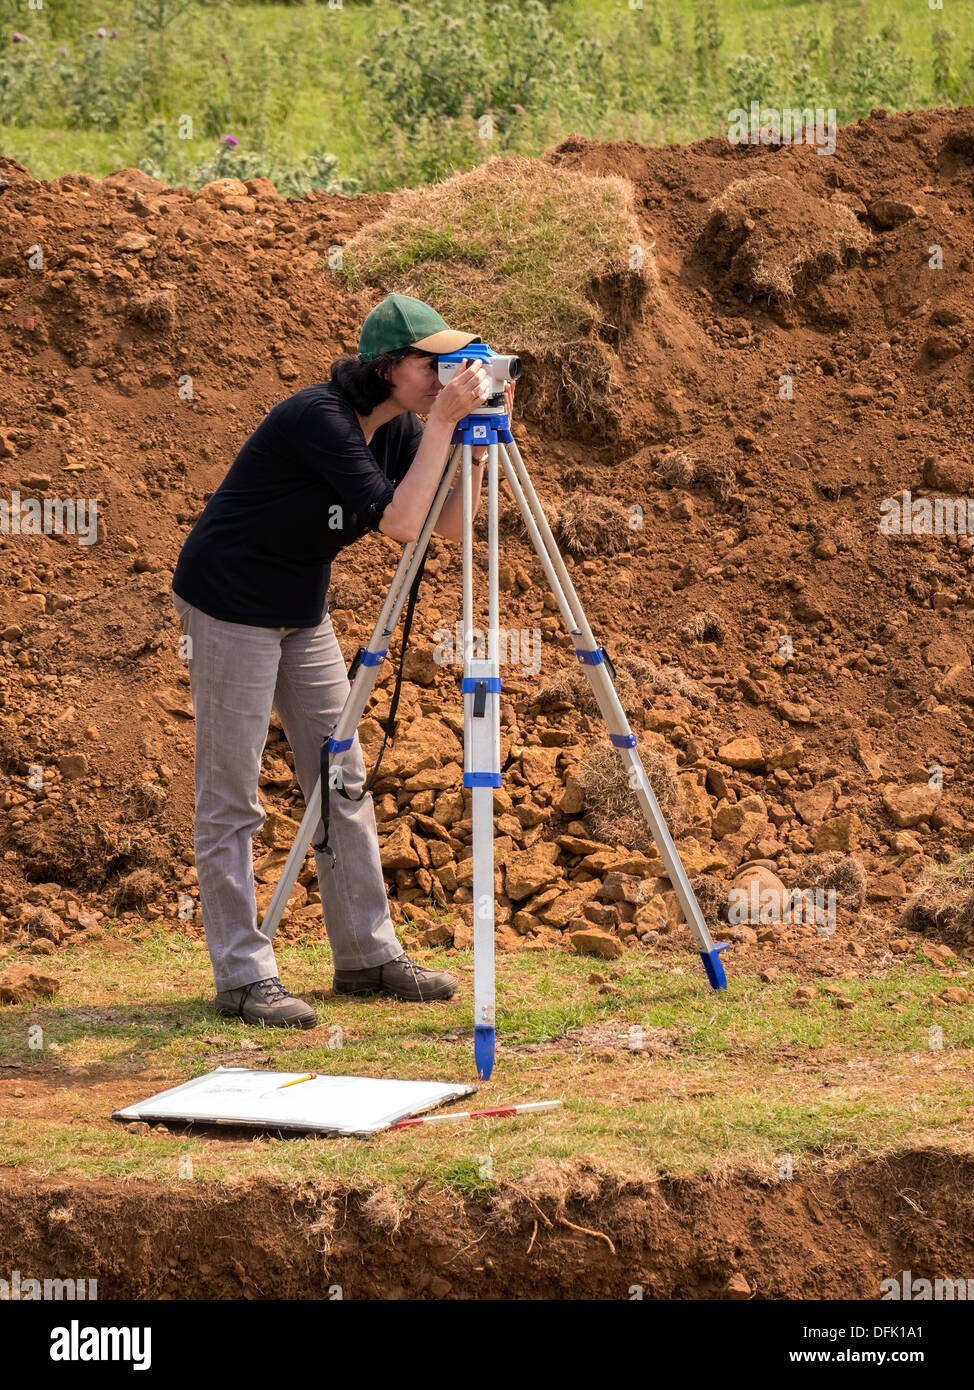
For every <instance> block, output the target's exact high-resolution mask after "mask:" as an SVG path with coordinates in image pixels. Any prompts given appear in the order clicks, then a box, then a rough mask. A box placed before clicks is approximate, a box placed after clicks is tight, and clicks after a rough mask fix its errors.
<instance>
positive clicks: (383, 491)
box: [172, 381, 423, 627]
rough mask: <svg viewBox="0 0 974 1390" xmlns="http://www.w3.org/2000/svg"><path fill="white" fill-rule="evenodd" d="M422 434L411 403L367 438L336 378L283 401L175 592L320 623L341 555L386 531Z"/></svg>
mask: <svg viewBox="0 0 974 1390" xmlns="http://www.w3.org/2000/svg"><path fill="white" fill-rule="evenodd" d="M422 437H423V427H422V425H421V424H420V422H419V419H418V418H417V416H416V415H414V414H413V413H412V411H406V412H403V414H401V415H397V416H396V417H395V418H394V419H392V420H390V421H388V422H387V423H386V424H384V425H380V427H379V428H378V429H377V430H376V431H375V434H374V435H373V436H372V441H371V444H366V442H365V435H364V434H363V433H362V427H361V425H360V424H359V422H358V417H357V416H356V414H355V411H354V410H353V409H352V407H351V406H350V405H349V404H348V402H347V401H346V400H345V398H344V397H343V396H342V395H341V393H340V391H339V390H338V388H337V386H336V385H335V384H334V383H333V382H330V381H328V382H319V383H318V384H317V385H314V386H306V387H305V388H304V389H303V390H302V391H298V392H296V393H295V395H293V396H289V397H288V398H287V399H286V400H283V401H279V402H278V404H277V405H275V406H273V407H272V409H271V410H269V411H268V413H267V414H266V415H265V417H264V419H263V420H262V421H261V423H260V424H259V425H258V426H257V428H256V429H255V430H254V432H253V434H251V436H250V437H249V439H247V440H246V441H245V443H244V444H243V446H242V448H241V449H240V452H239V453H238V454H237V457H236V458H235V459H234V461H233V464H232V465H231V467H230V468H229V470H228V471H227V474H226V477H225V478H224V479H223V481H222V482H221V483H220V486H219V487H218V488H217V490H216V491H215V492H214V493H213V495H212V497H211V498H210V499H209V501H208V502H207V504H206V506H205V507H204V508H203V511H202V513H201V514H200V516H199V519H198V520H197V522H196V524H195V526H194V527H193V529H192V531H190V533H189V535H188V536H187V537H186V540H185V541H184V542H183V547H182V550H181V551H180V553H179V558H178V560H177V562H176V568H175V571H174V573H173V581H172V587H173V589H174V590H175V591H176V593H177V594H179V596H180V597H181V598H183V599H185V600H186V602H187V603H191V604H193V606H194V607H195V608H199V609H201V610H202V611H203V612H204V613H208V614H209V615H210V616H211V617H213V618H219V619H221V620H223V621H224V622H230V623H248V624H250V625H251V626H254V627H316V626H317V625H318V623H320V622H321V620H322V618H323V617H324V615H325V613H326V612H327V609H328V582H329V579H330V576H331V561H332V560H333V559H334V557H335V556H336V555H337V554H338V552H339V551H340V550H342V549H343V548H344V547H345V546H347V545H351V544H352V542H353V541H356V540H358V538H359V537H360V536H362V535H364V534H365V532H366V531H371V530H375V529H376V528H377V527H378V524H379V519H380V518H381V516H382V513H383V512H384V511H385V509H386V507H387V506H388V505H389V503H390V502H391V501H392V495H393V492H394V491H395V487H396V485H397V484H398V483H400V482H401V481H402V479H403V478H404V476H405V474H406V471H407V470H408V468H409V466H410V464H411V463H412V461H413V459H414V458H415V456H416V450H417V449H418V448H419V444H420V441H421V439H422Z"/></svg>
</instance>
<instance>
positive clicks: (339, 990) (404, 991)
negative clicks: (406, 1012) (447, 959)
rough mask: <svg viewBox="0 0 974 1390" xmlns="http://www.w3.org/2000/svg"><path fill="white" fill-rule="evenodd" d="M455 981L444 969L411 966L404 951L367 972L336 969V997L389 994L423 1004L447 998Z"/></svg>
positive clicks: (451, 994)
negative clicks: (340, 995) (337, 995)
mask: <svg viewBox="0 0 974 1390" xmlns="http://www.w3.org/2000/svg"><path fill="white" fill-rule="evenodd" d="M456 987H457V982H456V979H455V977H454V976H453V975H451V974H449V972H448V971H446V970H427V969H426V968H425V967H424V966H422V965H414V964H413V962H412V961H411V960H410V959H409V957H408V956H407V955H406V953H405V951H404V952H403V953H402V955H401V956H397V957H396V959H395V960H387V961H385V962H384V963H383V964H382V965H373V966H371V967H370V968H369V969H368V970H336V971H335V993H336V994H383V993H384V994H392V995H394V996H395V997H396V998H397V999H409V1000H411V1001H412V1002H413V1003H420V1004H426V1003H428V1002H429V1001H430V1000H431V999H450V998H451V997H452V996H453V994H454V993H455V992H456Z"/></svg>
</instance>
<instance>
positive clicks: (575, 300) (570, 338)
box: [340, 156, 651, 414]
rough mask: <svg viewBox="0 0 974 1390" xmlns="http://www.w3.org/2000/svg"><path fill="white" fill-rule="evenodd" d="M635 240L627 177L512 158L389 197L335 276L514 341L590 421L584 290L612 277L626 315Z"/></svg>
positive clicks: (639, 281)
mask: <svg viewBox="0 0 974 1390" xmlns="http://www.w3.org/2000/svg"><path fill="white" fill-rule="evenodd" d="M639 240H640V237H639V227H638V222H637V220H636V216H635V209H634V207H633V204H632V188H631V186H630V185H629V184H628V183H627V181H626V180H623V179H619V178H593V177H590V176H588V175H584V174H579V173H576V172H573V171H571V170H561V169H557V168H554V167H549V166H543V165H542V166H539V165H537V164H536V163H534V162H533V161H531V160H529V159H525V158H523V157H519V156H514V157H511V158H510V159H494V160H491V161H490V162H488V163H487V164H485V165H482V166H481V167H480V168H478V169H474V170H471V171H469V172H467V173H462V174H457V175H455V176H454V177H453V178H451V179H448V180H446V181H445V182H443V183H440V184H437V185H435V186H431V187H424V188H421V189H407V190H404V191H402V192H400V193H398V194H396V195H395V197H394V198H393V200H392V202H391V203H390V205H389V207H388V209H387V210H386V212H385V214H384V215H383V216H382V217H380V218H379V219H378V220H377V221H375V222H372V223H369V224H368V225H367V226H366V227H364V228H363V229H362V230H361V231H360V232H359V233H358V235H356V236H355V237H353V238H352V239H351V240H350V241H349V242H348V243H346V245H345V246H344V247H343V250H342V262H343V264H342V270H341V271H340V274H341V276H342V279H343V282H344V284H345V287H346V288H347V289H352V288H356V287H357V286H358V285H360V284H363V283H364V284H370V285H376V286H381V287H384V288H386V289H387V290H390V291H392V290H395V291H397V292H400V293H404V294H412V295H415V296H416V297H417V298H419V299H423V300H427V301H429V302H430V303H433V304H435V305H436V307H437V310H438V312H440V313H441V314H442V315H443V317H444V318H445V319H446V320H447V321H448V322H449V323H455V324H457V325H458V326H467V327H468V328H469V330H470V331H474V332H477V333H478V334H479V335H480V337H481V339H482V340H483V341H485V342H489V343H491V344H492V345H493V344H495V343H497V344H503V343H510V342H516V343H517V344H518V349H519V351H520V352H521V353H529V354H531V355H532V356H533V358H534V359H535V361H536V362H539V363H546V362H550V363H551V364H552V366H553V372H552V377H553V380H552V382H551V383H550V389H551V391H552V398H553V399H557V397H558V396H559V395H560V393H561V392H562V391H567V392H568V393H569V396H570V397H571V399H572V400H574V401H575V403H576V406H578V407H582V406H584V407H585V409H587V410H589V411H594V412H595V413H596V414H597V413H598V410H599V401H600V400H601V399H602V398H603V396H604V389H602V388H603V387H604V380H603V379H604V377H605V364H604V354H605V348H604V344H603V342H602V341H601V339H600V337H599V331H600V322H599V319H598V317H597V311H596V309H595V305H594V304H593V301H592V298H591V295H590V293H588V291H589V290H590V288H591V286H592V285H593V284H594V283H595V282H597V281H599V280H600V279H602V278H603V277H606V276H611V277H613V279H614V281H615V282H617V283H618V286H619V295H620V300H621V303H622V305H623V312H625V310H624V306H625V304H627V303H628V304H629V306H630V309H629V312H632V306H634V304H635V303H636V301H637V300H638V299H639V298H640V296H641V295H643V294H644V293H645V292H646V289H647V287H648V285H649V284H650V282H651V280H650V277H651V270H650V268H649V267H647V271H646V273H645V276H646V278H645V279H644V274H643V272H641V271H638V270H631V271H622V270H620V267H625V266H627V264H628V260H629V248H630V247H631V246H632V245H633V244H634V243H637V242H639ZM567 246H570V247H572V248H573V249H572V253H571V254H570V255H566V253H565V248H566V247H567ZM647 255H648V253H647Z"/></svg>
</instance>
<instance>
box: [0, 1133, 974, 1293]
mask: <svg viewBox="0 0 974 1390" xmlns="http://www.w3.org/2000/svg"><path fill="white" fill-rule="evenodd" d="M972 1190H974V1157H966V1156H960V1155H956V1154H950V1153H945V1152H939V1151H935V1150H925V1151H915V1152H902V1153H898V1154H894V1155H890V1156H887V1157H885V1158H878V1159H870V1160H868V1161H863V1162H859V1163H856V1164H854V1165H851V1166H849V1167H846V1168H842V1169H833V1170H831V1171H824V1170H820V1171H816V1172H812V1173H809V1174H807V1175H805V1176H803V1175H801V1174H800V1173H799V1172H797V1171H796V1173H795V1176H794V1177H793V1178H792V1179H791V1180H788V1181H780V1182H777V1181H769V1180H767V1179H764V1178H762V1177H760V1176H757V1175H754V1174H738V1175H734V1176H730V1175H728V1176H725V1177H721V1178H719V1179H717V1178H715V1177H712V1176H711V1177H708V1178H706V1179H661V1180H660V1181H659V1182H656V1183H651V1184H647V1183H646V1182H644V1181H639V1182H636V1181H632V1182H627V1181H618V1182H613V1181H610V1180H606V1179H600V1178H598V1177H596V1176H595V1175H594V1174H591V1173H586V1172H584V1171H583V1172H575V1173H573V1174H571V1175H568V1174H566V1173H565V1172H564V1171H562V1170H559V1169H557V1168H553V1169H552V1170H551V1171H550V1172H549V1173H547V1174H546V1175H545V1176H544V1177H543V1178H542V1177H541V1175H540V1174H536V1175H533V1176H532V1177H531V1178H530V1179H527V1180H525V1185H524V1186H523V1187H519V1188H516V1187H507V1188H504V1187H499V1188H498V1189H497V1190H496V1191H495V1193H494V1194H493V1195H492V1196H491V1197H485V1198H484V1199H483V1201H476V1200H470V1199H467V1200H464V1199H463V1198H462V1197H461V1196H459V1195H458V1194H456V1193H446V1192H436V1193H434V1192H430V1191H427V1190H423V1191H419V1190H418V1189H417V1190H416V1192H415V1194H414V1195H409V1196H408V1197H407V1198H406V1199H405V1203H404V1202H403V1201H402V1199H400V1201H399V1202H397V1201H396V1200H394V1199H393V1198H392V1196H391V1195H390V1194H386V1193H382V1192H379V1193H376V1194H369V1193H366V1192H363V1191H361V1190H334V1191H331V1192H327V1191H319V1192H315V1191H314V1190H312V1189H311V1188H309V1187H302V1188H285V1187H283V1186H280V1185H275V1184H271V1183H267V1182H261V1183H256V1184H253V1185H246V1186H243V1185H242V1186H241V1187H239V1188H237V1189H233V1190H227V1189H225V1188H224V1189H220V1188H212V1187H199V1186H196V1185H194V1184H192V1183H190V1182H187V1183H184V1184H181V1185H178V1186H174V1187H166V1186H161V1185H158V1184H152V1183H144V1182H133V1183H131V1184H121V1183H110V1182H98V1183H87V1182H82V1181H64V1180H60V1181H50V1182H43V1181H41V1182H38V1181H36V1180H33V1179H26V1178H24V1177H21V1176H18V1175H8V1176H7V1177H6V1178H5V1179H4V1181H3V1182H2V1183H0V1277H7V1278H9V1276H10V1273H11V1272H12V1271H13V1270H19V1271H20V1277H21V1280H23V1279H26V1278H28V1277H34V1278H40V1279H43V1278H45V1277H47V1278H55V1277H59V1278H67V1277H74V1278H89V1279H90V1278H97V1280H98V1296H99V1298H100V1299H108V1298H146V1299H158V1298H169V1299H208V1298H289V1299H316V1298H318V1299H320V1298H328V1297H334V1296H336V1293H335V1289H336V1286H340V1288H341V1295H342V1296H343V1297H344V1298H347V1299H348V1298H393V1299H397V1298H477V1299H484V1298H515V1297H516V1298H619V1299H628V1298H630V1297H633V1296H634V1294H633V1292H632V1287H633V1286H634V1285H639V1286H641V1288H642V1291H643V1296H644V1297H646V1298H661V1299H716V1298H726V1297H731V1296H736V1297H741V1298H745V1297H748V1296H751V1297H754V1298H759V1299H802V1298H807V1299H827V1298H857V1299H875V1298H878V1297H880V1283H881V1281H882V1280H883V1279H885V1278H889V1277H893V1278H899V1276H900V1274H901V1272H902V1271H904V1270H910V1271H911V1273H912V1275H913V1278H914V1279H919V1278H929V1279H933V1278H942V1279H947V1278H954V1279H959V1278H967V1277H968V1276H972V1275H974V1219H972V1218H974V1197H972ZM566 1222H570V1223H572V1225H568V1224H565V1223H566ZM397 1223H398V1224H397ZM579 1227H581V1228H584V1230H580V1229H577V1228H579ZM733 1276H738V1277H737V1278H736V1279H735V1280H734V1284H735V1285H736V1286H737V1289H738V1292H736V1294H732V1293H731V1291H730V1290H729V1289H728V1282H729V1280H731V1279H732V1277H733ZM741 1277H742V1278H743V1280H744V1281H746V1284H747V1287H748V1289H749V1290H750V1295H748V1293H747V1291H745V1290H744V1287H743V1284H742V1283H741ZM330 1290H331V1293H330V1292H329V1291H330Z"/></svg>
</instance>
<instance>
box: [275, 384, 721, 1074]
mask: <svg viewBox="0 0 974 1390" xmlns="http://www.w3.org/2000/svg"><path fill="white" fill-rule="evenodd" d="M502 404H503V396H502V395H499V394H498V395H495V396H492V397H490V398H489V399H488V401H487V402H486V404H485V405H484V406H483V407H481V409H480V410H477V411H474V412H473V413H471V414H470V415H467V416H465V417H464V418H463V419H462V420H460V421H459V422H458V424H457V426H456V428H455V430H454V434H453V439H452V441H451V443H452V445H453V450H452V453H451V456H450V459H449V462H448V463H447V466H446V468H445V469H444V472H443V476H442V478H441V479H440V484H439V487H438V489H437V492H436V495H435V496H434V498H433V503H432V505H431V507H430V510H429V513H428V515H427V518H426V521H425V523H424V525H423V529H422V531H421V532H420V534H419V536H418V537H417V539H416V540H415V541H412V542H411V543H410V544H409V545H407V546H406V548H405V549H404V551H403V554H402V558H401V559H400V561H399V567H398V569H397V570H396V573H395V576H394V577H393V581H392V584H391V586H390V589H389V592H388V594H387V595H386V600H385V603H384V604H383V605H382V611H381V612H380V614H379V617H378V620H377V622H376V625H375V628H374V630H373V632H372V636H371V638H370V640H369V645H368V647H366V648H364V649H363V650H361V651H360V652H359V653H358V655H357V656H356V658H355V660H354V661H353V663H352V666H351V668H350V671H349V675H350V676H351V675H352V673H353V672H354V673H355V675H354V681H353V683H352V687H351V690H350V692H349V696H348V699H347V700H346V702H345V705H344V707H343V709H342V713H341V716H340V717H339V720H338V723H337V725H336V726H335V729H334V731H333V734H332V737H331V738H329V739H328V741H327V743H326V744H325V745H323V748H322V777H321V778H320V779H319V781H318V783H317V785H316V787H315V790H314V793H313V795H312V796H311V798H310V801H309V802H308V807H307V810H306V811H305V814H304V818H303V820H302V821H301V826H300V829H299V831H298V834H297V835H296V836H295V840H294V844H293V845H292V847H291V850H290V853H289V854H288V857H287V860H286V861H285V864H284V868H283V870H282V872H281V878H280V881H279V882H278V885H277V887H276V889H275V890H274V894H273V896H272V898H271V901H270V903H269V904H268V907H267V911H266V913H265V915H264V920H263V923H262V930H263V931H264V933H265V935H266V936H268V937H269V938H273V936H274V932H275V931H276V930H277V925H278V922H279V921H280V918H281V914H282V912H283V910H284V907H285V905H286V903H287V900H288V898H289V897H290V894H291V890H292V889H293V887H294V883H295V880H296V879H297V876H298V874H299V872H300V870H301V866H302V864H303V862H304V857H305V853H306V851H307V847H308V844H309V842H310V840H311V836H312V831H313V828H314V826H315V824H316V823H317V821H318V819H319V817H321V816H322V802H321V789H322V784H323V783H324V784H325V785H326V786H327V787H328V788H329V791H330V789H331V786H332V785H334V783H333V781H332V778H331V774H330V772H329V770H328V760H329V757H330V756H331V755H335V754H337V755H339V756H338V758H337V759H336V763H337V764H338V767H336V771H338V770H339V767H340V762H341V756H340V755H341V754H342V753H344V752H346V751H347V750H348V749H349V748H350V747H351V745H352V742H353V740H354V737H355V731H356V729H357V727H358V723H359V720H360V719H361V717H362V712H363V710H364V708H365V705H366V703H367V701H368V698H369V694H370V692H371V690H372V687H373V686H374V684H375V679H376V672H377V668H378V666H379V664H380V663H381V662H382V661H383V660H384V658H385V657H386V655H387V654H388V647H389V640H390V638H391V637H392V635H393V633H394V632H395V630H396V627H397V624H398V622H399V615H400V613H401V611H402V607H403V604H404V602H405V600H406V596H407V594H409V593H410V592H412V599H411V604H410V610H409V617H410V618H411V614H412V602H414V601H415V592H416V585H417V582H418V579H419V577H420V575H421V573H422V567H423V565H424V564H425V560H426V550H427V547H428V545H429V541H430V536H431V534H432V532H433V528H434V526H435V525H436V522H437V519H438V517H439V514H440V510H441V508H442V506H443V503H444V502H445V500H446V495H447V493H448V491H449V489H450V487H451V486H452V482H453V477H454V475H455V473H456V469H457V466H458V464H459V463H460V461H461V459H462V465H463V471H462V479H461V487H462V499H463V642H464V652H463V658H464V659H463V680H462V686H461V689H462V693H463V731H464V772H463V785H464V786H465V787H469V788H470V789H471V790H470V797H471V803H472V831H473V836H472V838H473V951H474V1060H475V1063H476V1067H477V1073H478V1075H479V1076H480V1077H481V1079H483V1080H486V1079H487V1078H488V1077H489V1076H490V1074H491V1072H492V1071H493V1067H494V1046H495V1002H494V788H495V787H499V786H500V785H501V772H500V691H501V680H500V671H499V660H498V645H499V644H498V582H497V581H498V558H497V557H498V534H497V500H498V462H500V463H502V464H503V467H504V473H505V476H506V477H507V481H508V484H509V486H510V489H511V492H512V493H513V495H514V498H515V500H516V502H517V503H518V506H519V507H520V509H521V513H522V515H523V517H524V522H525V525H526V526H527V529H528V533H529V535H530V537H531V542H532V544H533V546H534V548H535V551H536V552H537V554H538V558H539V559H540V561H541V565H542V568H543V570H544V573H545V577H546V579H547V581H548V583H549V585H550V586H551V591H552V593H553V594H554V597H555V599H556V601H557V604H558V608H559V610H560V612H561V616H562V619H563V621H564V624H565V628H566V630H567V633H568V635H569V637H570V638H571V640H572V644H573V646H574V648H575V654H576V656H577V657H578V659H579V661H580V662H582V664H583V665H584V667H585V671H586V675H587V676H588V678H589V681H590V683H591V686H592V691H593V693H594V695H595V699H596V702H597V704H598V707H599V711H600V713H601V715H602V717H603V719H604V720H605V723H606V726H607V728H608V730H609V740H610V742H611V744H612V746H613V748H615V749H617V750H618V752H619V756H620V757H621V758H622V761H623V763H624V764H625V765H626V767H627V768H628V776H629V782H630V785H631V786H633V788H634V790H635V793H636V798H637V800H638V802H639V806H640V808H641V810H642V812H643V815H644V816H645V817H646V820H647V822H648V824H649V828H650V830H651V832H652V836H653V839H654V841H655V843H656V847H657V849H658V850H659V855H660V858H661V859H662V861H663V864H664V865H665V867H666V872H667V876H668V877H669V880H670V883H671V884H672V885H673V888H674V890H675V892H676V896H677V900H678V901H679V904H680V907H681V908H682V909H683V915H684V917H685V919H686V921H687V924H688V926H689V928H690V932H691V935H692V936H693V939H694V942H695V944H696V946H697V950H698V951H699V953H700V958H701V960H702V961H703V966H704V970H705V971H706V974H707V979H708V981H709V982H710V984H711V986H712V987H713V988H714V989H726V988H727V979H726V976H725V974H724V969H723V965H722V963H721V960H720V952H721V951H722V950H724V949H725V947H726V946H727V945H728V944H729V943H727V942H720V943H718V944H717V945H716V946H715V945H714V942H713V940H712V938H711V935H710V932H709V930H708V928H707V924H706V922H705V921H704V917H703V914H702V912H701V911H700V905H699V903H698V902H697V899H696V896H695V895H694V892H693V889H692V888H691V886H690V880H689V878H688V877H687V873H686V870H685V869H684V867H683V862H682V860H681V859H680V856H679V853H678V851H677V848H676V845H675V843H674V841H673V837H672V836H671V834H670V831H669V829H668V827H667V825H666V821H665V820H664V817H663V813H662V811H661V809H660V805H659V802H658V801H657V799H656V794H655V793H654V791H653V789H652V787H651V785H650V783H649V779H648V777H647V776H646V771H645V768H644V767H643V764H642V760H641V759H640V757H639V754H638V752H637V751H636V737H635V735H634V734H633V733H632V731H631V729H630V727H629V723H628V720H627V719H626V716H625V712H624V711H623V708H622V705H621V703H620V701H619V697H618V695H617V694H616V691H615V686H614V685H613V681H614V679H615V667H614V666H613V665H612V661H611V659H610V658H609V655H608V653H607V652H606V650H605V648H604V647H601V646H597V645H596V642H595V638H594V636H593V635H592V630H591V628H590V627H589V624H588V621H587V619H586V618H585V615H584V613H583V612H582V608H581V605H580V603H579V601H578V595H577V594H576V593H575V589H574V586H573V584H572V581H571V578H570V577H569V574H568V571H567V569H566V567H565V563H564V561H563V559H562V557H561V555H560V554H559V551H558V548H557V545H556V543H555V539H554V536H553V535H552V533H551V528H550V526H549V525H548V522H547V519H546V518H545V515H544V513H543V511H542V510H541V504H540V502H539V501H538V497H537V494H536V493H535V491H534V488H533V486H532V484H531V480H530V478H529V477H528V474H527V470H526V468H525V466H524V461H523V459H522V458H521V455H520V452H519V451H518V448H517V445H516V444H515V443H514V437H513V435H512V434H511V430H510V424H509V420H508V417H507V414H506V413H505V412H504V410H503V409H498V405H502ZM485 444H486V445H487V446H488V465H487V548H488V569H487V592H488V632H487V645H486V656H484V657H473V656H472V655H471V651H472V643H473V634H472V628H473V489H472V480H471V470H472V455H473V448H474V446H478V447H481V448H482V447H483V446H484V445H485ZM407 623H408V618H407ZM391 718H392V717H391V716H390V723H391ZM387 736H388V735H387ZM380 757H381V754H380ZM323 824H324V826H325V843H326V845H327V824H328V815H327V805H326V807H325V808H324V815H323ZM329 852H331V851H329ZM332 858H333V859H334V854H333V853H332Z"/></svg>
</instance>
